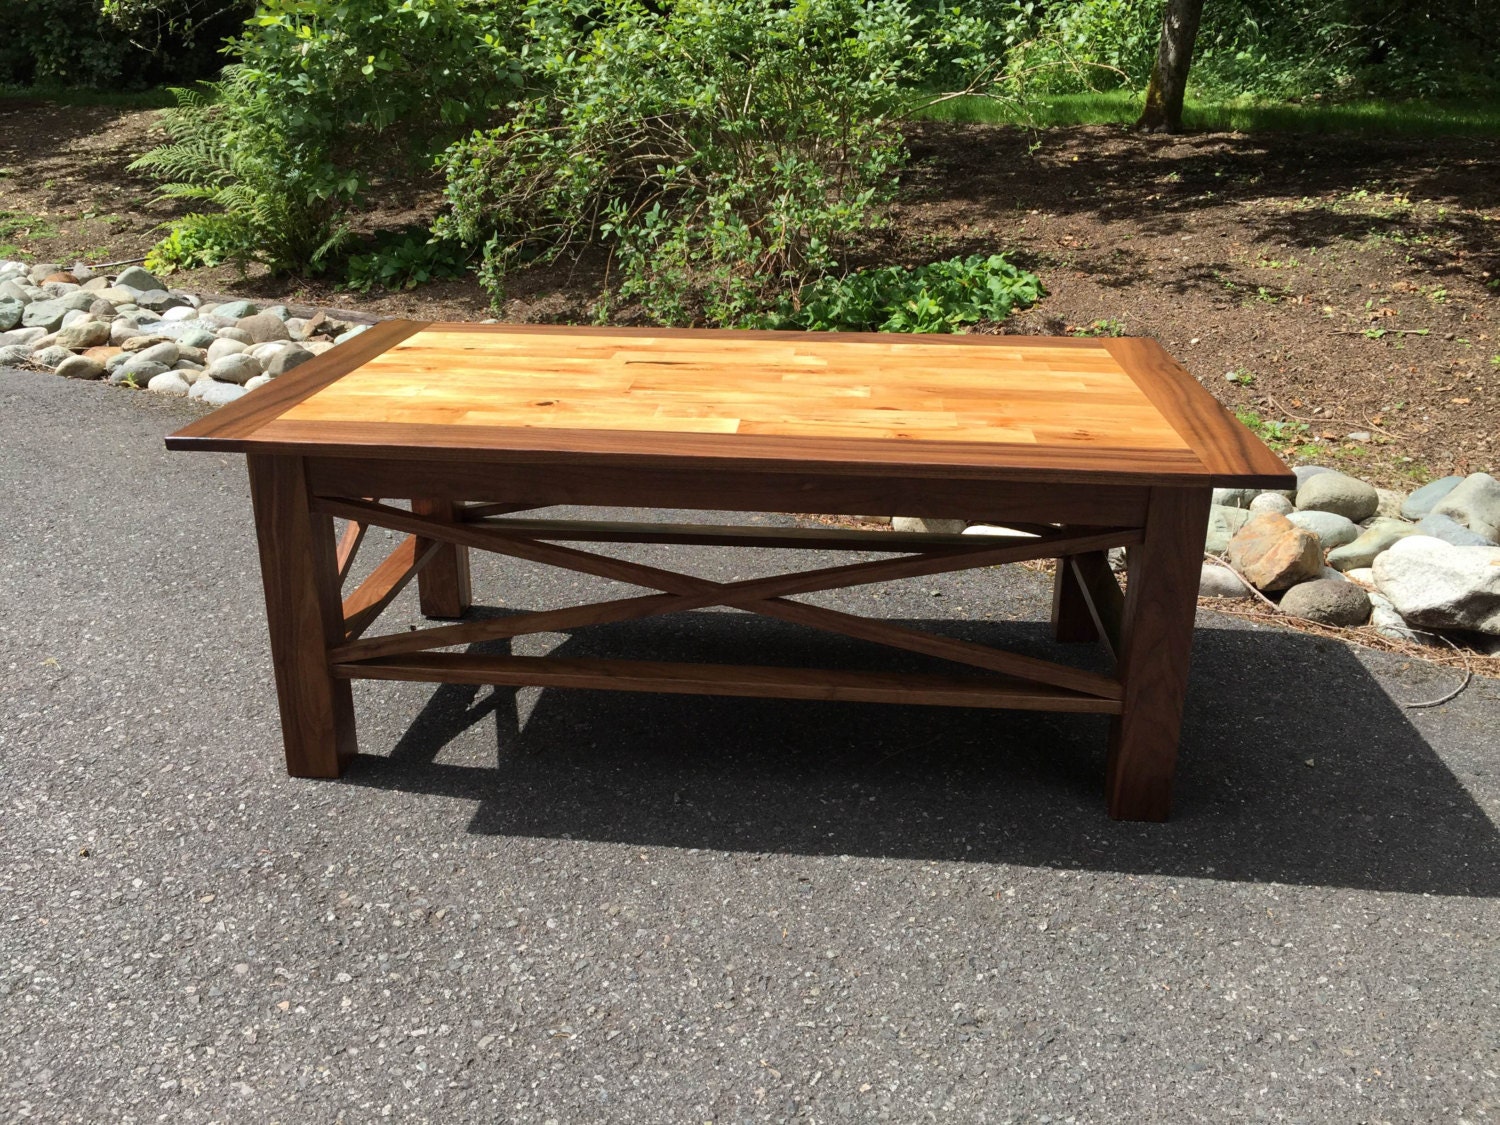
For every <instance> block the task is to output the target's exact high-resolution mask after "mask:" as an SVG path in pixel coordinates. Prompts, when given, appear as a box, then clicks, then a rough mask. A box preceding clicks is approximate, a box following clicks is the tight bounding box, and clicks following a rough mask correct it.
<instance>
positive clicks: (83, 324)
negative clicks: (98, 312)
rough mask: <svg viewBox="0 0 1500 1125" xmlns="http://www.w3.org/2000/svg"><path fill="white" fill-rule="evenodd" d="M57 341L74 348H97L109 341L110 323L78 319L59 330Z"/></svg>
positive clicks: (61, 345)
mask: <svg viewBox="0 0 1500 1125" xmlns="http://www.w3.org/2000/svg"><path fill="white" fill-rule="evenodd" d="M57 343H58V345H59V346H60V347H64V348H72V349H74V350H78V349H81V348H97V347H98V346H99V345H100V344H107V343H109V325H107V324H103V323H101V322H99V321H97V320H80V321H76V322H74V323H73V324H69V325H65V326H64V327H62V328H59V329H58V330H57Z"/></svg>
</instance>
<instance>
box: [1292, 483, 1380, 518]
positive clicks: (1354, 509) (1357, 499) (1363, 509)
mask: <svg viewBox="0 0 1500 1125" xmlns="http://www.w3.org/2000/svg"><path fill="white" fill-rule="evenodd" d="M1379 505H1380V497H1379V496H1378V495H1377V494H1376V492H1375V486H1374V485H1370V484H1366V483H1365V482H1364V481H1362V480H1355V479H1354V478H1353V477H1348V476H1345V475H1344V474H1343V473H1317V474H1315V475H1313V476H1311V477H1309V478H1308V479H1307V480H1305V481H1303V482H1302V484H1300V485H1298V486H1297V507H1298V508H1300V509H1301V510H1302V511H1314V512H1334V513H1337V514H1338V515H1341V516H1344V517H1345V518H1347V519H1351V520H1353V521H1354V522H1355V523H1359V521H1360V520H1367V519H1369V518H1370V517H1371V516H1373V515H1374V514H1375V509H1376V508H1377V507H1378V506H1379Z"/></svg>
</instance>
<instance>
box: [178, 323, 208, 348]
mask: <svg viewBox="0 0 1500 1125" xmlns="http://www.w3.org/2000/svg"><path fill="white" fill-rule="evenodd" d="M217 339H218V337H217V336H216V335H214V333H213V329H211V328H200V327H198V326H197V325H196V324H188V325H184V326H183V329H182V332H181V333H179V334H178V336H177V342H178V343H179V344H182V345H183V346H184V347H189V348H209V347H212V346H213V344H214V341H216V340H217Z"/></svg>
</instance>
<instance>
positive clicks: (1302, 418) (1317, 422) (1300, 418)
mask: <svg viewBox="0 0 1500 1125" xmlns="http://www.w3.org/2000/svg"><path fill="white" fill-rule="evenodd" d="M1266 402H1268V403H1270V405H1271V409H1272V410H1275V411H1277V412H1278V413H1281V414H1284V415H1286V416H1287V417H1288V418H1290V419H1291V420H1292V421H1293V422H1305V423H1307V424H1308V425H1309V426H1323V425H1327V424H1328V423H1330V422H1337V423H1338V424H1339V425H1342V426H1358V425H1366V426H1369V427H1370V429H1372V430H1378V431H1379V432H1380V433H1382V434H1384V435H1385V436H1386V437H1388V438H1391V439H1392V440H1393V441H1399V440H1401V435H1400V434H1393V433H1391V431H1390V430H1388V429H1386V428H1385V427H1384V426H1380V425H1377V424H1376V423H1374V422H1372V421H1370V419H1368V418H1366V419H1365V420H1364V422H1363V423H1360V422H1353V421H1350V420H1349V419H1348V418H1332V417H1329V418H1310V417H1307V416H1306V415H1303V414H1293V413H1292V412H1291V411H1290V410H1288V409H1287V408H1286V407H1284V406H1282V405H1281V403H1279V402H1277V401H1276V400H1275V399H1274V398H1272V397H1271V396H1270V395H1267V396H1266Z"/></svg>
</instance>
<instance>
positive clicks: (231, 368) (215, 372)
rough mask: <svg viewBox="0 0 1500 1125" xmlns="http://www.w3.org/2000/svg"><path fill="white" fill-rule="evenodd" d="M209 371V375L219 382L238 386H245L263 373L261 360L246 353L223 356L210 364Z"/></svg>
mask: <svg viewBox="0 0 1500 1125" xmlns="http://www.w3.org/2000/svg"><path fill="white" fill-rule="evenodd" d="M207 370H208V374H209V375H210V376H211V377H212V378H214V379H217V380H218V381H219V382H222V383H234V384H236V385H238V386H244V385H245V384H246V383H248V382H249V381H250V380H251V379H253V378H255V377H256V376H257V375H259V374H261V373H262V369H261V365H260V360H258V359H256V358H255V357H254V356H253V355H246V354H245V353H244V352H237V353H235V354H234V355H226V356H222V357H220V358H219V359H216V360H214V361H213V362H212V363H210V364H209V365H208V368H207Z"/></svg>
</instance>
